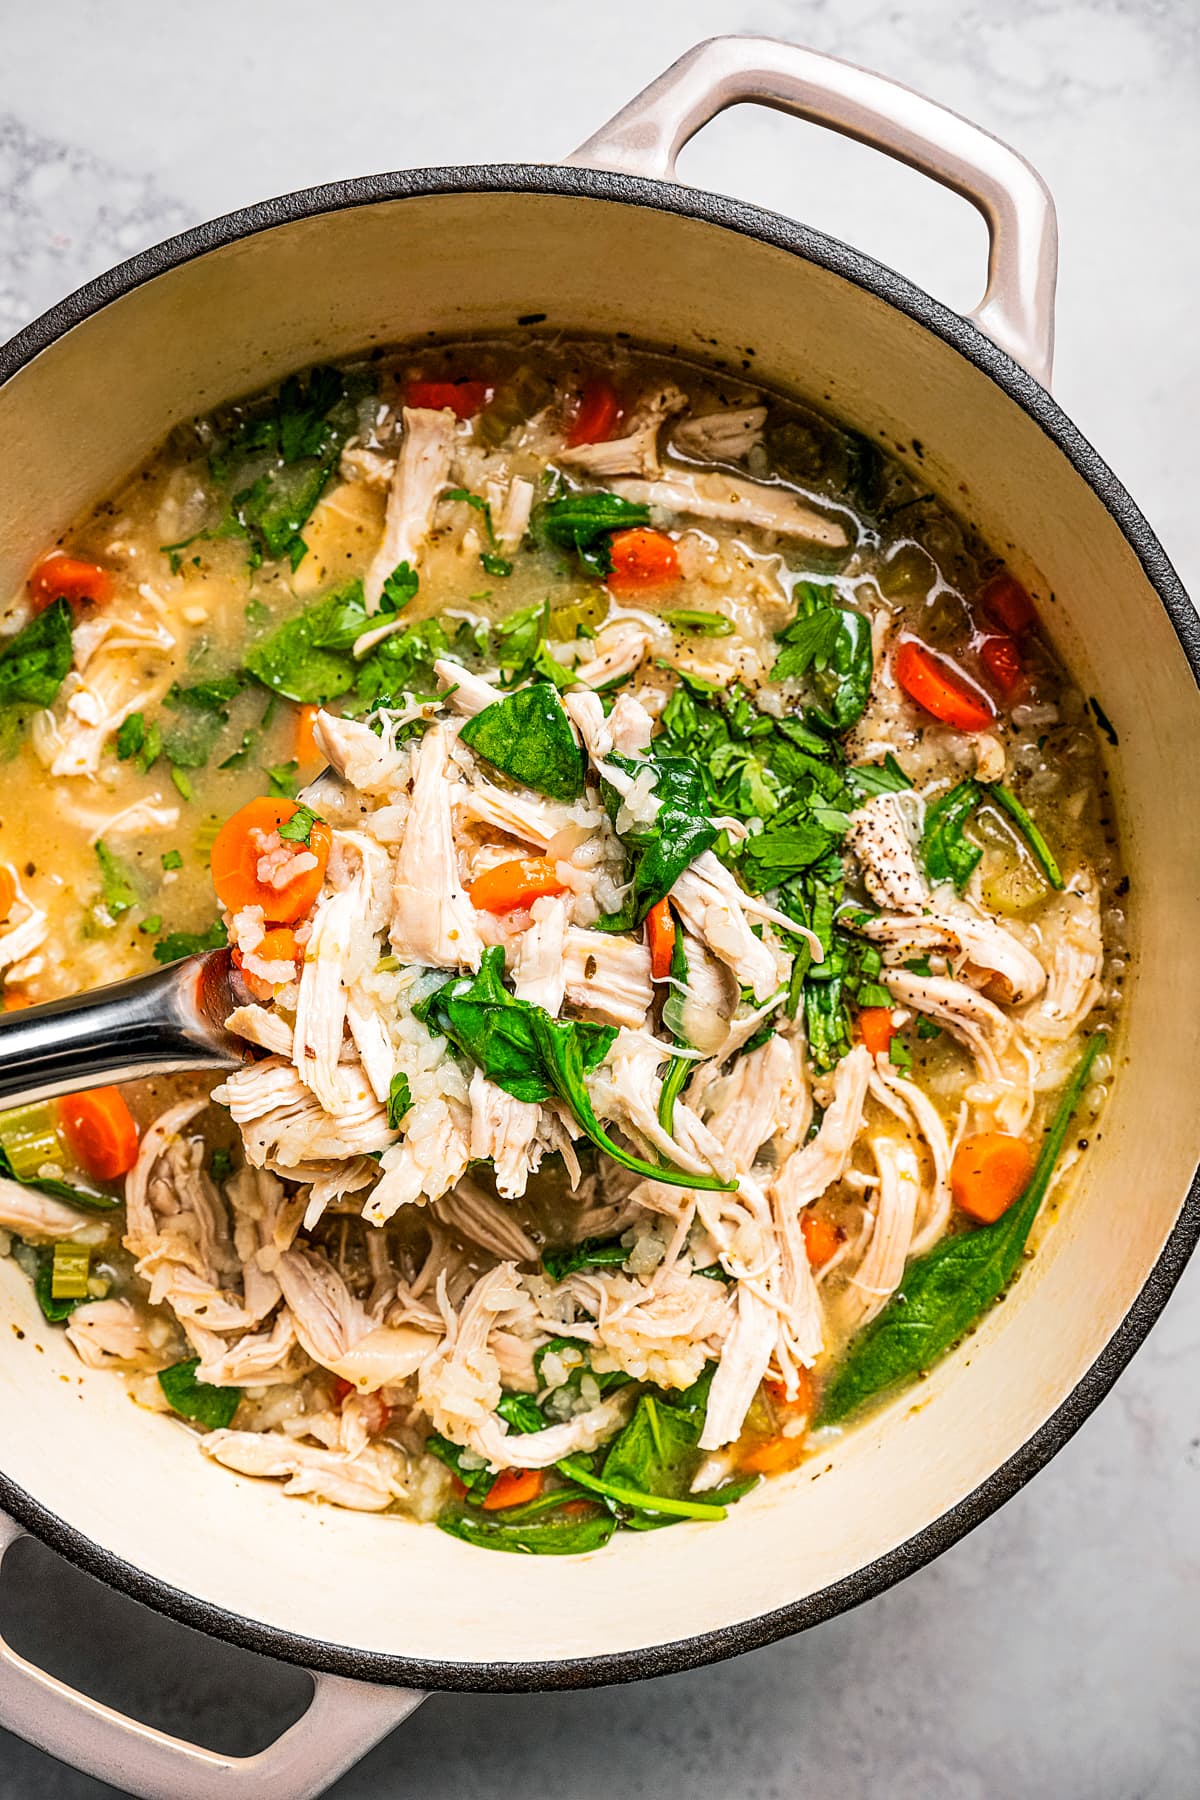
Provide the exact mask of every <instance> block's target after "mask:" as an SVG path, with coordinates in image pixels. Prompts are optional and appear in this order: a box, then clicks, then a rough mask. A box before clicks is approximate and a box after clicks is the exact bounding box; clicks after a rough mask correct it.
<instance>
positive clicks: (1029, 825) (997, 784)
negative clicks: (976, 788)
mask: <svg viewBox="0 0 1200 1800" xmlns="http://www.w3.org/2000/svg"><path fill="white" fill-rule="evenodd" d="M987 795H988V798H990V799H992V800H995V801H996V802H997V803H998V804H999V805H1000V806H1002V807H1003V808H1004V810H1005V812H1006V813H1007V814H1008V816H1009V818H1010V819H1012V820H1013V822H1014V824H1015V825H1016V827H1017V830H1018V831H1019V832H1020V833H1021V835H1022V837H1023V838H1024V839H1025V842H1026V843H1027V844H1028V845H1029V848H1030V849H1031V850H1032V852H1033V855H1034V859H1035V860H1036V862H1037V863H1038V865H1039V867H1040V868H1041V870H1042V873H1043V874H1044V875H1045V877H1046V880H1047V881H1048V882H1049V883H1050V886H1051V887H1052V888H1058V889H1061V888H1062V885H1063V877H1062V870H1061V869H1060V868H1059V866H1058V863H1057V861H1056V859H1055V856H1054V852H1053V851H1052V850H1051V848H1050V846H1049V844H1048V843H1047V842H1046V840H1045V838H1044V837H1043V836H1042V834H1041V832H1040V831H1039V830H1038V827H1037V825H1036V824H1035V822H1034V820H1033V819H1032V818H1031V817H1030V815H1029V813H1027V812H1026V810H1025V808H1024V807H1023V806H1022V805H1021V802H1020V801H1019V800H1018V799H1017V796H1016V795H1015V794H1014V793H1013V791H1012V789H1011V788H1008V787H1005V785H1004V783H1003V782H1002V781H993V782H992V783H991V784H990V786H989V787H988V789H987Z"/></svg>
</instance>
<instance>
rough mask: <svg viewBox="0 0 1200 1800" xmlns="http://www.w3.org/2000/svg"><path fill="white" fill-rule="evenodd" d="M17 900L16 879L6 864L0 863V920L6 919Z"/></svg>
mask: <svg viewBox="0 0 1200 1800" xmlns="http://www.w3.org/2000/svg"><path fill="white" fill-rule="evenodd" d="M16 898H17V878H16V876H15V875H14V874H13V872H12V870H11V869H10V868H9V866H8V864H7V863H0V919H7V917H8V915H9V913H10V912H11V911H12V909H13V904H14V902H15V900H16Z"/></svg>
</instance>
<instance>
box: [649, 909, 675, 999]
mask: <svg viewBox="0 0 1200 1800" xmlns="http://www.w3.org/2000/svg"><path fill="white" fill-rule="evenodd" d="M646 943H647V944H648V945H649V948H650V977H651V980H653V981H665V980H666V979H667V976H668V975H669V974H670V973H671V953H672V951H673V950H674V948H675V920H674V918H673V917H672V916H671V902H670V901H669V900H666V899H663V900H659V901H658V902H657V904H656V905H654V906H652V907H651V908H650V911H649V912H648V913H647V914H646Z"/></svg>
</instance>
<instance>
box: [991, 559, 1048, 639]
mask: <svg viewBox="0 0 1200 1800" xmlns="http://www.w3.org/2000/svg"><path fill="white" fill-rule="evenodd" d="M979 604H980V605H981V606H982V607H983V610H984V612H985V613H986V614H987V616H988V618H989V619H990V620H991V621H992V623H993V625H999V626H1000V627H1001V629H1002V630H1004V631H1008V632H1011V633H1012V635H1013V637H1020V636H1021V633H1022V632H1024V631H1028V630H1029V629H1030V627H1031V626H1033V625H1036V624H1037V613H1036V611H1035V610H1034V605H1033V601H1032V600H1031V599H1030V598H1029V595H1028V594H1027V593H1026V591H1025V589H1024V588H1023V587H1022V586H1021V583H1020V582H1019V581H1018V580H1017V578H1016V576H1015V575H1010V574H1009V572H1008V570H1007V569H1002V570H1001V571H1000V573H999V575H993V576H992V579H991V580H990V581H989V582H987V583H986V584H985V586H984V588H983V591H982V592H981V593H980V596H979Z"/></svg>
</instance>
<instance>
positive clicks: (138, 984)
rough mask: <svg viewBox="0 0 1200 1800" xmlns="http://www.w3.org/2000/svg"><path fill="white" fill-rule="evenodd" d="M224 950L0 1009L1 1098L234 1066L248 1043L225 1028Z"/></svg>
mask: <svg viewBox="0 0 1200 1800" xmlns="http://www.w3.org/2000/svg"><path fill="white" fill-rule="evenodd" d="M230 983H231V971H230V965H229V952H228V950H212V951H209V952H207V953H206V954H205V955H203V956H189V957H187V958H186V959H185V960H184V961H182V962H178V963H172V964H171V965H170V966H169V967H168V968H165V969H156V970H155V971H154V973H153V974H150V975H140V976H138V977H137V978H136V979H135V980H133V981H122V982H118V983H117V984H116V985H115V986H113V987H106V988H98V989H96V990H95V991H94V992H92V993H90V994H74V995H72V996H71V998H70V999H68V1000H51V1001H50V1002H49V1003H48V1004H47V1005H45V1006H31V1007H27V1008H25V1009H23V1010H22V1011H21V1012H13V1013H0V1106H7V1105H10V1104H12V1103H14V1102H16V1101H26V1102H29V1101H34V1100H51V1099H53V1098H54V1097H55V1095H57V1094H71V1093H77V1092H78V1091H79V1090H80V1089H81V1088H90V1087H99V1086H101V1085H102V1084H103V1083H105V1082H109V1081H133V1080H136V1079H137V1078H138V1077H139V1076H142V1075H152V1074H159V1075H165V1074H168V1073H170V1072H172V1071H180V1070H186V1069H233V1068H236V1067H237V1066H238V1064H239V1063H241V1062H242V1061H243V1060H244V1059H245V1055H246V1051H247V1046H246V1045H245V1044H242V1043H240V1041H239V1040H238V1039H237V1038H235V1037H233V1036H232V1035H231V1034H230V1033H229V1032H227V1031H226V1030H225V1028H224V1020H225V1018H226V1016H227V1015H228V1013H229V1012H230V1010H231V1008H232V1007H233V1006H234V1005H236V1004H237V999H236V995H232V994H231V986H230Z"/></svg>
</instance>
